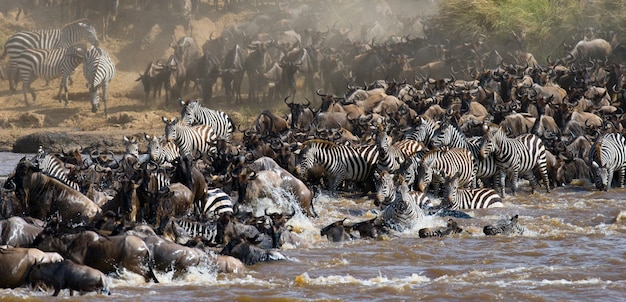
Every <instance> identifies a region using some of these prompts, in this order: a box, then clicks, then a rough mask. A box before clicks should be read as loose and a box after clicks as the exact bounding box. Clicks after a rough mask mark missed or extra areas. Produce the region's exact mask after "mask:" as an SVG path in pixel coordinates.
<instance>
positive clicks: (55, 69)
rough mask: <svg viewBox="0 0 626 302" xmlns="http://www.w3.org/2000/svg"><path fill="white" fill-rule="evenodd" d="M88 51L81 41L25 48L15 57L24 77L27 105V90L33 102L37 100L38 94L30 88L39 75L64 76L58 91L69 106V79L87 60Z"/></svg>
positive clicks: (45, 77) (52, 77) (47, 77)
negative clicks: (51, 46)
mask: <svg viewBox="0 0 626 302" xmlns="http://www.w3.org/2000/svg"><path fill="white" fill-rule="evenodd" d="M86 52H87V48H86V45H85V44H82V43H79V44H76V45H73V46H71V47H69V48H58V49H25V50H23V51H22V53H20V54H19V55H17V56H16V57H15V58H14V59H15V64H16V67H17V69H18V70H19V73H20V77H21V78H22V83H23V92H24V103H25V104H26V106H29V103H28V98H27V97H26V93H27V92H30V94H31V96H32V98H33V102H35V101H36V100H37V95H36V94H35V91H34V90H33V89H31V88H30V84H31V83H32V82H33V81H34V80H35V79H37V78H38V77H42V78H44V79H46V80H52V79H55V78H58V77H62V79H61V85H60V86H59V93H58V96H59V102H60V101H61V100H62V99H63V100H65V105H66V106H67V104H68V91H67V80H68V78H69V76H70V75H71V74H72V73H73V72H74V70H75V69H76V67H78V65H80V63H82V62H83V61H84V60H85V55H86ZM61 90H63V91H64V93H65V94H64V98H61Z"/></svg>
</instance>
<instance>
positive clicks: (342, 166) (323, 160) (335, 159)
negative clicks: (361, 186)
mask: <svg viewBox="0 0 626 302" xmlns="http://www.w3.org/2000/svg"><path fill="white" fill-rule="evenodd" d="M302 153H304V156H303V159H302V162H301V163H300V165H299V166H298V167H297V169H296V170H297V171H298V173H299V174H300V175H301V176H302V177H305V176H306V175H307V173H308V170H309V169H311V168H313V166H314V165H315V164H319V165H320V166H322V167H323V168H324V169H325V171H326V177H327V178H328V181H327V182H326V184H327V188H328V189H329V190H330V191H331V192H336V190H337V188H338V187H339V185H340V184H341V183H342V182H343V181H344V180H351V181H355V182H363V181H366V180H371V176H372V173H373V172H374V168H375V166H376V162H377V160H378V151H377V150H376V146H375V145H370V146H367V147H365V148H362V149H355V148H352V147H350V146H341V145H337V144H335V143H333V142H329V141H325V140H319V139H313V140H309V141H307V142H305V143H304V146H303V149H302Z"/></svg>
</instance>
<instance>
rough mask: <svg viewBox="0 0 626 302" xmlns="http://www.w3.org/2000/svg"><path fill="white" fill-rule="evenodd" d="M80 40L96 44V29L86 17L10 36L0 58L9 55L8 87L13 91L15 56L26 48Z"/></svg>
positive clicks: (49, 47)
mask: <svg viewBox="0 0 626 302" xmlns="http://www.w3.org/2000/svg"><path fill="white" fill-rule="evenodd" d="M82 40H87V41H88V42H89V43H91V45H94V46H96V47H97V46H98V45H99V41H98V34H97V33H96V29H95V28H94V27H93V26H92V25H91V24H90V23H89V21H88V20H87V19H80V20H76V21H74V22H72V23H69V24H67V25H65V26H63V27H62V28H58V29H49V30H36V31H22V32H18V33H15V34H13V35H12V36H10V37H9V38H8V39H7V40H6V42H5V43H4V51H3V53H2V55H0V60H1V59H4V58H5V57H6V56H7V55H8V56H9V71H8V78H9V87H10V89H11V91H15V90H16V87H14V85H13V81H14V80H15V81H17V77H18V71H17V65H16V62H15V58H16V57H17V56H18V55H19V54H21V53H22V52H23V51H24V50H26V49H34V48H37V49H55V48H68V47H70V46H72V45H74V44H76V43H78V42H80V41H82Z"/></svg>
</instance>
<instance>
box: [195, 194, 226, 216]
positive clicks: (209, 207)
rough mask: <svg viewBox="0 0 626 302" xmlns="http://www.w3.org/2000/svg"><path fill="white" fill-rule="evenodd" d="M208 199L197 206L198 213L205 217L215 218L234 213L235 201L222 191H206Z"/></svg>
mask: <svg viewBox="0 0 626 302" xmlns="http://www.w3.org/2000/svg"><path fill="white" fill-rule="evenodd" d="M205 193H206V196H207V197H206V198H205V199H204V200H200V201H199V202H198V203H197V204H196V211H197V212H198V213H199V214H200V215H201V216H203V217H207V218H209V219H210V218H214V217H217V216H219V215H221V214H222V213H233V201H232V200H231V199H230V196H228V194H226V193H225V192H224V191H222V189H219V188H217V189H206V190H205Z"/></svg>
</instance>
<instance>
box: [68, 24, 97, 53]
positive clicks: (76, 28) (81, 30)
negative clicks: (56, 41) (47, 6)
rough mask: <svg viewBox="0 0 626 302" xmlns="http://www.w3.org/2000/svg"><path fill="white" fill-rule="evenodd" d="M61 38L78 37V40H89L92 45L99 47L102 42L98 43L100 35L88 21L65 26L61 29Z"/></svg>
mask: <svg viewBox="0 0 626 302" xmlns="http://www.w3.org/2000/svg"><path fill="white" fill-rule="evenodd" d="M61 36H63V37H68V38H69V37H77V38H78V39H77V40H87V41H88V42H89V43H91V45H93V46H95V47H98V46H100V41H98V33H97V32H96V28H95V27H93V25H91V23H89V21H87V20H86V19H82V20H78V21H75V22H74V23H70V24H68V25H66V26H64V27H63V28H62V29H61Z"/></svg>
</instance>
